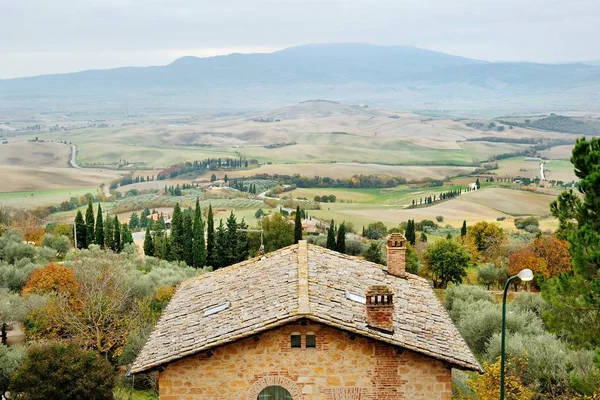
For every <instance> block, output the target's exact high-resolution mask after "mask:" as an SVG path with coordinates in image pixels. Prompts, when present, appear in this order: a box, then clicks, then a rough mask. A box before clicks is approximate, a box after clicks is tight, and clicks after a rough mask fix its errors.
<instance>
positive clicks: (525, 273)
mask: <svg viewBox="0 0 600 400" xmlns="http://www.w3.org/2000/svg"><path fill="white" fill-rule="evenodd" d="M516 278H519V279H521V280H522V281H523V282H529V281H531V280H533V272H531V270H530V269H522V270H521V271H520V272H519V273H518V274H517V275H513V276H511V277H510V278H508V280H507V281H506V284H505V285H504V294H503V295H502V336H501V337H502V348H501V350H500V400H504V359H505V357H506V356H505V355H504V336H505V331H506V293H507V292H508V287H509V284H510V281H512V280H513V279H516Z"/></svg>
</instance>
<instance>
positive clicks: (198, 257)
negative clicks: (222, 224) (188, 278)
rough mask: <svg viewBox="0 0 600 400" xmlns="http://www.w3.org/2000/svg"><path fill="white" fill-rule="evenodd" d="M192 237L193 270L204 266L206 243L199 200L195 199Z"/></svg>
mask: <svg viewBox="0 0 600 400" xmlns="http://www.w3.org/2000/svg"><path fill="white" fill-rule="evenodd" d="M193 236H194V237H193V248H192V264H193V266H194V268H202V267H204V265H206V243H205V242H204V222H203V221H202V210H201V209H200V200H199V199H196V209H195V210H194V232H193Z"/></svg>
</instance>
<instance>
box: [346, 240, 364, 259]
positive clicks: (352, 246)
mask: <svg viewBox="0 0 600 400" xmlns="http://www.w3.org/2000/svg"><path fill="white" fill-rule="evenodd" d="M365 248H366V246H365V244H364V243H363V242H362V241H361V240H356V239H346V254H350V255H351V256H358V255H361V254H362V253H364V251H365Z"/></svg>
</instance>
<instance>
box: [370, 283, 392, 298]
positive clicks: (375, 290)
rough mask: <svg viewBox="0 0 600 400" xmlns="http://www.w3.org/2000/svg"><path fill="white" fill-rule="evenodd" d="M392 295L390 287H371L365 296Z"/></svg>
mask: <svg viewBox="0 0 600 400" xmlns="http://www.w3.org/2000/svg"><path fill="white" fill-rule="evenodd" d="M387 294H394V291H393V290H392V288H391V287H389V286H387V285H372V286H369V287H368V288H367V292H366V295H367V296H375V295H387Z"/></svg>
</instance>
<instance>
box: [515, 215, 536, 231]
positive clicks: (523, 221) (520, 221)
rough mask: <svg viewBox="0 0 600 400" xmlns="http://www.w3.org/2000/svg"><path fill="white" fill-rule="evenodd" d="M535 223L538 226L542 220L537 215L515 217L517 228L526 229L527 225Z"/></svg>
mask: <svg viewBox="0 0 600 400" xmlns="http://www.w3.org/2000/svg"><path fill="white" fill-rule="evenodd" d="M529 225H534V226H536V227H539V226H540V221H538V219H537V218H535V217H526V218H517V219H515V227H516V228H517V229H525V227H526V226H529Z"/></svg>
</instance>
